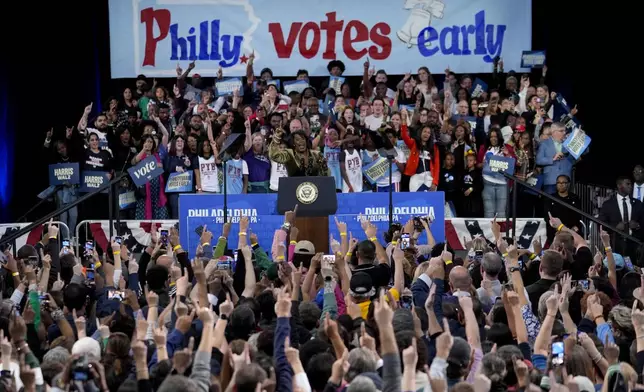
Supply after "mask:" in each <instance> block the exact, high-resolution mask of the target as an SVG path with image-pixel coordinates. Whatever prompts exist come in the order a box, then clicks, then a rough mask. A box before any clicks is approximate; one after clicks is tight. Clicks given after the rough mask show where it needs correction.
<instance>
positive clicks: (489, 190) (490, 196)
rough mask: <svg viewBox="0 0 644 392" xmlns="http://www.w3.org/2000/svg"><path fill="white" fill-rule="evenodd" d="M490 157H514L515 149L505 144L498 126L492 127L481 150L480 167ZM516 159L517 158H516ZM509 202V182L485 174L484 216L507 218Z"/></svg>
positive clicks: (503, 178) (502, 178) (479, 156)
mask: <svg viewBox="0 0 644 392" xmlns="http://www.w3.org/2000/svg"><path fill="white" fill-rule="evenodd" d="M489 155H501V156H505V157H512V158H515V156H514V149H513V148H512V146H510V145H509V144H505V143H504V142H503V135H502V134H501V130H500V129H499V126H498V125H493V126H492V127H490V132H489V133H488V135H487V139H486V140H485V144H483V145H482V146H481V147H480V148H479V154H478V162H479V167H483V162H484V161H485V160H486V158H487V157H488V156H489ZM515 159H516V158H515ZM507 201H508V182H507V180H506V179H505V177H498V176H492V175H489V174H483V215H484V217H485V218H492V217H494V216H495V215H497V216H499V217H505V208H506V203H507Z"/></svg>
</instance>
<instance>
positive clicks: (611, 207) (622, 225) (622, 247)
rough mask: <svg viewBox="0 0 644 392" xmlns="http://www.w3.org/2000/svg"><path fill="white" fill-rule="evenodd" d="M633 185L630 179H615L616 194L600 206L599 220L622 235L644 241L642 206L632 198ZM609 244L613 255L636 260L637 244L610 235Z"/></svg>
mask: <svg viewBox="0 0 644 392" xmlns="http://www.w3.org/2000/svg"><path fill="white" fill-rule="evenodd" d="M632 193H633V185H632V183H631V180H630V178H628V177H624V176H621V177H619V178H618V179H617V194H616V195H615V196H613V197H611V198H610V199H608V200H606V201H605V202H604V203H603V204H602V208H601V210H600V211H599V219H600V220H601V221H602V222H606V223H607V224H609V225H611V226H614V227H615V228H617V230H619V231H620V232H622V233H625V234H630V235H632V236H633V237H636V238H638V239H640V240H641V239H644V230H643V229H642V226H644V204H642V202H641V201H639V200H637V199H635V198H633V197H632V196H631V195H632ZM611 239H612V241H611V244H612V246H613V248H614V252H615V253H619V254H621V255H623V256H628V257H630V259H631V261H636V260H637V244H636V243H634V242H633V241H629V240H627V239H626V238H624V237H622V236H621V235H618V234H617V233H612V235H611Z"/></svg>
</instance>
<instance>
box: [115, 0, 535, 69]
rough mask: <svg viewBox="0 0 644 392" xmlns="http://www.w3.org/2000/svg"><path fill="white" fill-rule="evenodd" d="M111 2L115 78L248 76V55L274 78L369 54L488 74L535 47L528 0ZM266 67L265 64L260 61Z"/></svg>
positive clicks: (387, 65) (348, 63) (384, 63)
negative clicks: (184, 73)
mask: <svg viewBox="0 0 644 392" xmlns="http://www.w3.org/2000/svg"><path fill="white" fill-rule="evenodd" d="M368 5H369V6H368V7H365V3H364V2H360V1H357V2H356V1H353V2H350V1H344V0H327V1H314V0H280V1H279V2H276V1H274V0H236V1H231V0H207V1H204V0H181V1H163V0H145V1H140V0H139V1H137V0H129V1H128V0H110V1H109V22H110V26H109V29H110V43H111V44H110V51H111V53H110V59H111V67H110V69H111V71H112V78H132V77H136V76H137V75H139V74H144V75H146V76H147V77H149V78H151V77H157V78H158V77H173V78H174V77H176V71H175V68H176V66H177V63H179V64H180V65H181V66H182V67H184V69H185V67H187V66H188V64H189V63H190V62H191V61H193V60H196V64H197V68H196V69H195V70H194V72H199V73H200V74H201V75H205V76H214V75H216V74H217V71H218V69H219V67H222V68H223V69H224V73H225V74H226V76H236V77H242V76H245V75H246V67H247V66H248V63H249V61H250V56H251V55H254V61H255V64H257V65H259V68H258V67H255V71H256V72H258V71H259V70H260V69H261V67H270V68H271V70H272V72H273V75H274V77H281V76H294V75H295V72H296V71H297V70H298V69H306V70H308V71H309V74H310V76H323V77H328V76H329V71H328V69H327V64H328V63H329V61H330V60H339V61H342V62H343V63H344V65H345V67H346V69H345V71H344V72H343V75H342V76H343V77H346V76H358V75H362V74H363V72H364V66H363V64H364V62H365V61H367V60H369V61H371V62H372V64H374V65H376V66H377V67H378V68H379V69H385V70H387V72H388V73H389V74H391V75H402V74H404V73H406V72H409V70H410V69H418V67H420V66H423V65H427V64H431V66H432V69H445V68H448V67H449V68H450V69H451V70H452V71H454V72H456V73H457V74H463V73H484V72H490V69H491V65H492V62H493V61H494V58H495V57H497V56H502V57H503V59H504V62H505V68H506V69H517V68H519V66H520V65H521V53H522V51H523V50H525V49H526V48H530V47H531V44H532V23H531V21H532V1H530V0H478V1H471V0H449V1H447V0H407V1H391V0H372V1H369V3H368ZM260 64H261V65H260Z"/></svg>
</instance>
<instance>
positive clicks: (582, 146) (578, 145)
mask: <svg viewBox="0 0 644 392" xmlns="http://www.w3.org/2000/svg"><path fill="white" fill-rule="evenodd" d="M590 141H591V139H590V136H588V135H587V134H586V132H584V131H582V130H581V128H575V129H574V130H573V131H572V132H571V133H569V134H568V137H567V138H566V141H564V143H563V147H564V148H565V149H566V151H568V152H569V153H570V155H572V156H573V157H575V159H579V157H581V156H582V155H583V154H584V152H586V150H587V149H588V146H590Z"/></svg>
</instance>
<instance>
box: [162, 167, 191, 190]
mask: <svg viewBox="0 0 644 392" xmlns="http://www.w3.org/2000/svg"><path fill="white" fill-rule="evenodd" d="M192 173H193V172H192V170H188V171H186V172H183V173H178V172H175V173H170V176H168V182H167V183H166V185H165V193H177V192H192Z"/></svg>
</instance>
